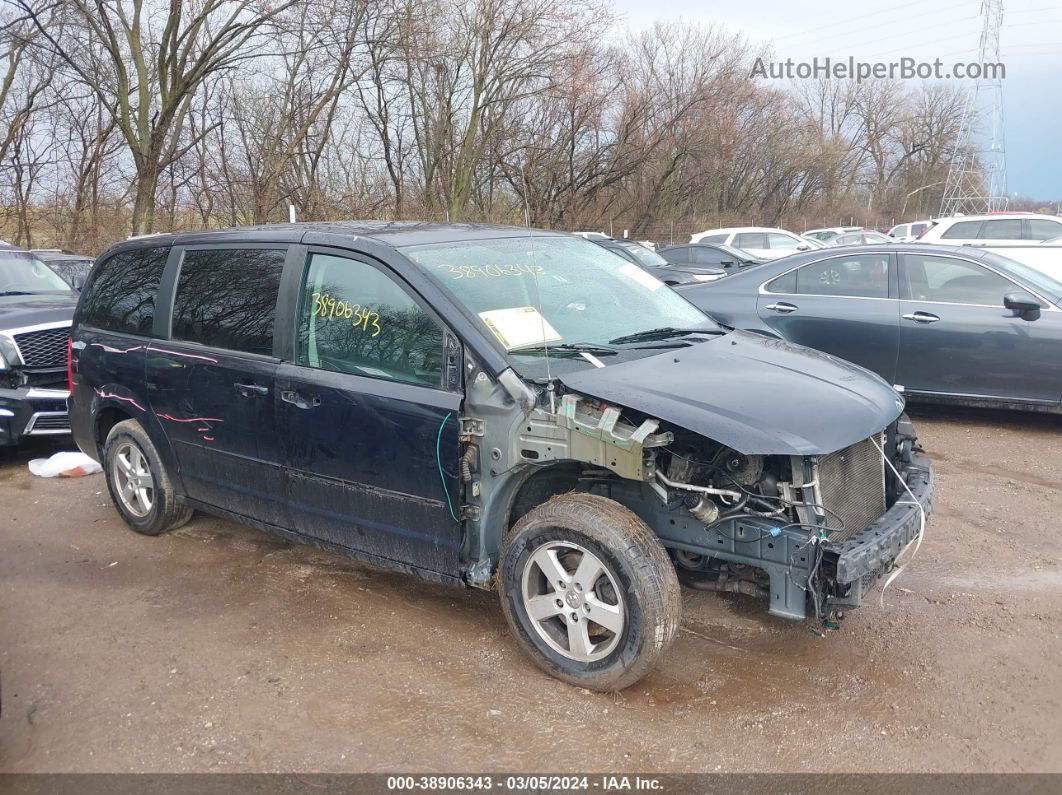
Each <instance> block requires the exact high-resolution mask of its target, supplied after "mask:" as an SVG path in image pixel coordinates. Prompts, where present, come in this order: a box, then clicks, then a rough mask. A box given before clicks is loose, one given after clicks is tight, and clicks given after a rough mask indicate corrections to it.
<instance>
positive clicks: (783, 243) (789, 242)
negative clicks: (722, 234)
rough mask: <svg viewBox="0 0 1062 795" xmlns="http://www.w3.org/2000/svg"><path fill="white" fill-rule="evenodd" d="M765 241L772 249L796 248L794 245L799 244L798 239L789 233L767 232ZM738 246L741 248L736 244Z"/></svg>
mask: <svg viewBox="0 0 1062 795" xmlns="http://www.w3.org/2000/svg"><path fill="white" fill-rule="evenodd" d="M767 243H768V244H769V245H770V247H771V248H772V249H792V250H796V247H797V246H799V245H800V241H799V240H794V239H793V238H791V237H790V236H789V235H780V234H778V233H773V234H768V235H767ZM738 248H741V246H738Z"/></svg>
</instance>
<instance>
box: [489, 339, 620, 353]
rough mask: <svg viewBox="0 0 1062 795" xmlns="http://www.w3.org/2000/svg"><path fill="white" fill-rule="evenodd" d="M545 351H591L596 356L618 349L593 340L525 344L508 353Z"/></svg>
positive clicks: (614, 351)
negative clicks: (553, 343)
mask: <svg viewBox="0 0 1062 795" xmlns="http://www.w3.org/2000/svg"><path fill="white" fill-rule="evenodd" d="M546 351H549V352H551V353H552V352H553V351H560V352H564V353H593V354H596V355H597V356H615V355H616V354H617V353H619V351H617V350H616V349H615V348H610V347H608V346H607V345H598V344H597V343H593V342H559V343H557V344H556V345H550V344H541V345H537V344H536V345H525V346H523V347H521V348H513V349H511V350H510V351H509V353H545V352H546Z"/></svg>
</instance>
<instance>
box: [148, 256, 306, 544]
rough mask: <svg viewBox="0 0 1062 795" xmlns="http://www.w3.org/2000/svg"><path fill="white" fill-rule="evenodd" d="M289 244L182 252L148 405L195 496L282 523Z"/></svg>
mask: <svg viewBox="0 0 1062 795" xmlns="http://www.w3.org/2000/svg"><path fill="white" fill-rule="evenodd" d="M285 253H286V251H285V249H283V248H210V249H188V250H185V251H184V252H183V257H182V260H181V264H180V271H179V275H178V278H177V284H176V290H175V295H174V306H173V315H172V321H171V328H172V331H171V334H170V339H169V340H164V341H159V342H155V343H152V344H151V345H150V346H149V347H148V351H147V356H146V361H147V386H148V398H149V400H150V403H151V410H152V411H153V412H154V414H155V416H156V417H158V419H159V422H160V424H161V425H162V427H163V429H164V430H165V431H166V434H167V436H168V438H169V440H170V443H171V444H172V446H173V450H174V454H175V456H176V458H177V464H178V470H179V474H180V477H181V481H182V483H183V484H184V487H185V490H186V492H187V494H188V496H189V497H191V498H192V499H195V500H199V501H201V502H204V503H207V504H209V505H214V506H217V507H219V508H223V509H225V510H229V511H233V512H234V513H237V514H240V515H242V516H247V517H250V518H252V519H257V520H260V521H263V522H268V523H270V524H275V525H285V524H286V519H285V505H284V499H283V489H282V484H283V480H282V472H281V469H280V460H279V457H278V452H277V445H276V423H275V414H274V402H273V400H274V387H275V379H276V371H277V366H278V362H279V360H278V359H277V358H275V357H274V355H273V354H274V351H273V328H274V318H275V313H276V304H277V295H278V291H279V285H280V277H281V271H282V270H283V266H284V256H285Z"/></svg>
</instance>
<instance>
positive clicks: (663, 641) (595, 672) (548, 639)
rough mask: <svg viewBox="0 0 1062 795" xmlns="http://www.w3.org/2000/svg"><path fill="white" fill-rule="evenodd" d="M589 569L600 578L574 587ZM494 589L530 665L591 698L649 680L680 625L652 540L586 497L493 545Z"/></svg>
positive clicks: (531, 517)
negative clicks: (496, 556) (497, 549)
mask: <svg viewBox="0 0 1062 795" xmlns="http://www.w3.org/2000/svg"><path fill="white" fill-rule="evenodd" d="M586 553H590V554H591V556H592V557H591V558H590V559H587V558H586ZM583 563H586V564H587V565H586V567H585V568H584V567H583V566H582V564H583ZM558 565H559V566H560V568H559V569H558V568H557V566H558ZM595 566H600V567H601V573H600V574H596V575H595V574H592V573H591V574H590V575H589V576H590V579H591V580H592V581H591V582H586V583H583V582H580V580H581V579H586V578H587V572H593V570H594V568H595ZM547 570H549V572H548V573H552V575H553V576H552V577H548V576H547ZM499 581H500V586H501V587H500V597H501V604H502V610H503V611H504V612H505V617H506V619H507V620H508V622H509V626H510V627H511V628H512V630H513V634H514V635H515V636H516V639H517V641H518V642H519V643H520V645H521V646H522V647H523V649H524V650H525V651H526V652H527V653H528V654H529V655H530V656H531V659H532V660H534V662H535V664H536V665H538V666H539V667H540V668H542V669H543V670H544V671H546V672H547V673H549V674H551V675H552V676H555V677H557V678H558V679H561V680H563V681H565V682H568V683H570V684H573V685H579V686H580V687H585V688H588V689H590V690H599V691H615V690H622V689H623V688H625V687H628V686H629V685H632V684H634V683H635V682H637V681H638V680H639V679H641V678H642V677H643V676H645V675H646V674H647V673H649V671H650V670H652V668H653V667H654V666H655V665H656V663H657V661H658V660H659V658H660V656H661V654H662V653H663V652H664V650H665V649H666V648H667V647H668V646H669V645H670V644H671V641H672V640H673V639H674V637H675V634H676V632H677V631H678V626H679V621H680V619H681V615H682V597H681V594H680V591H679V584H678V579H677V578H676V576H675V569H674V566H673V565H672V563H671V560H670V558H669V557H668V555H667V552H665V551H664V547H663V546H662V545H661V544H660V541H659V539H658V538H657V537H656V535H655V534H654V533H653V531H652V530H650V529H649V527H648V526H647V525H646V524H645V522H643V521H642V520H641V519H639V518H638V517H637V516H635V515H634V514H633V513H632V512H631V511H629V510H627V509H626V508H625V507H623V506H622V505H620V504H619V503H617V502H615V501H613V500H610V499H606V498H605V497H599V496H596V495H592V494H581V493H574V492H573V493H569V494H562V495H559V496H557V497H553V498H552V499H550V500H549V501H548V502H545V503H543V504H542V505H539V506H538V507H536V508H534V509H532V510H531V511H529V512H528V513H527V514H526V515H525V516H524V517H523V518H521V519H520V521H518V522H517V523H516V525H515V526H514V527H513V528H512V530H511V531H510V532H509V534H508V536H507V537H506V538H505V541H504V543H503V544H502V549H501V560H500V565H499ZM531 611H534V613H535V616H536V617H532V614H531ZM573 615H574V618H573ZM617 616H618V618H617ZM599 618H600V620H601V621H603V622H605V623H599V622H598V621H597V620H596V619H599ZM606 624H608V625H610V626H606ZM616 630H618V631H616Z"/></svg>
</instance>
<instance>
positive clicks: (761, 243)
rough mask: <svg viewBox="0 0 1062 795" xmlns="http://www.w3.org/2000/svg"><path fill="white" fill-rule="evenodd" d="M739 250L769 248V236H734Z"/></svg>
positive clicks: (753, 234) (758, 233)
mask: <svg viewBox="0 0 1062 795" xmlns="http://www.w3.org/2000/svg"><path fill="white" fill-rule="evenodd" d="M734 245H735V246H737V247H738V248H767V235H765V234H763V233H762V232H742V233H741V234H740V235H735V236H734Z"/></svg>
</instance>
